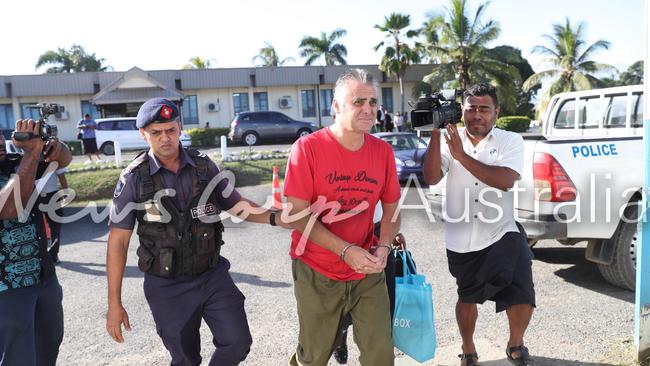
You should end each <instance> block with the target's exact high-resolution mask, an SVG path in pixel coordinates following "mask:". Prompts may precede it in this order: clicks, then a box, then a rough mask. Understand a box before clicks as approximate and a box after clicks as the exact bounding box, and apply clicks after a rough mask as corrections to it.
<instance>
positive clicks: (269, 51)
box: [251, 42, 295, 67]
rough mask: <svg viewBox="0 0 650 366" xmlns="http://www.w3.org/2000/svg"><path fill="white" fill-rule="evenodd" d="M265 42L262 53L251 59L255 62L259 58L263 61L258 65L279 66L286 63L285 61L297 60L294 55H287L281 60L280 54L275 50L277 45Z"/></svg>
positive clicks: (261, 49)
mask: <svg viewBox="0 0 650 366" xmlns="http://www.w3.org/2000/svg"><path fill="white" fill-rule="evenodd" d="M264 44H265V45H266V47H262V48H260V53H259V54H257V55H256V56H255V57H253V59H251V62H252V63H253V64H254V63H255V62H256V61H257V60H258V59H259V60H260V61H261V62H262V63H261V65H258V66H269V67H277V66H282V65H284V63H285V62H289V61H295V60H294V59H293V57H287V58H284V59H282V61H280V56H278V53H277V52H276V51H275V47H273V45H272V44H271V43H270V42H264Z"/></svg>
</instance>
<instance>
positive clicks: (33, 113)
mask: <svg viewBox="0 0 650 366" xmlns="http://www.w3.org/2000/svg"><path fill="white" fill-rule="evenodd" d="M34 104H36V103H20V114H21V117H22V118H23V119H29V118H31V119H33V120H34V121H36V120H38V119H39V118H41V115H40V114H38V108H27V106H30V105H34Z"/></svg>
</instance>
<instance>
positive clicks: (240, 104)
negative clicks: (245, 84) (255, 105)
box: [232, 93, 249, 114]
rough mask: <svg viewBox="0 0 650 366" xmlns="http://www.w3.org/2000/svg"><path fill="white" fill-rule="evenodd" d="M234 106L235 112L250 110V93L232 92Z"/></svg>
mask: <svg viewBox="0 0 650 366" xmlns="http://www.w3.org/2000/svg"><path fill="white" fill-rule="evenodd" d="M232 107H233V109H234V112H235V114H237V113H240V112H248V110H249V108H248V93H233V94H232Z"/></svg>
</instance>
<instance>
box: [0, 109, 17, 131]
mask: <svg viewBox="0 0 650 366" xmlns="http://www.w3.org/2000/svg"><path fill="white" fill-rule="evenodd" d="M15 123H16V120H15V119H14V108H13V106H12V105H11V104H0V128H6V129H10V130H13V129H14V128H15Z"/></svg>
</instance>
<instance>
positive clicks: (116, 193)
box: [113, 175, 126, 198]
mask: <svg viewBox="0 0 650 366" xmlns="http://www.w3.org/2000/svg"><path fill="white" fill-rule="evenodd" d="M124 186H126V178H124V176H123V175H120V179H119V180H118V181H117V185H115V191H114V192H113V198H117V197H119V196H120V195H121V194H122V191H123V190H124Z"/></svg>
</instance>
